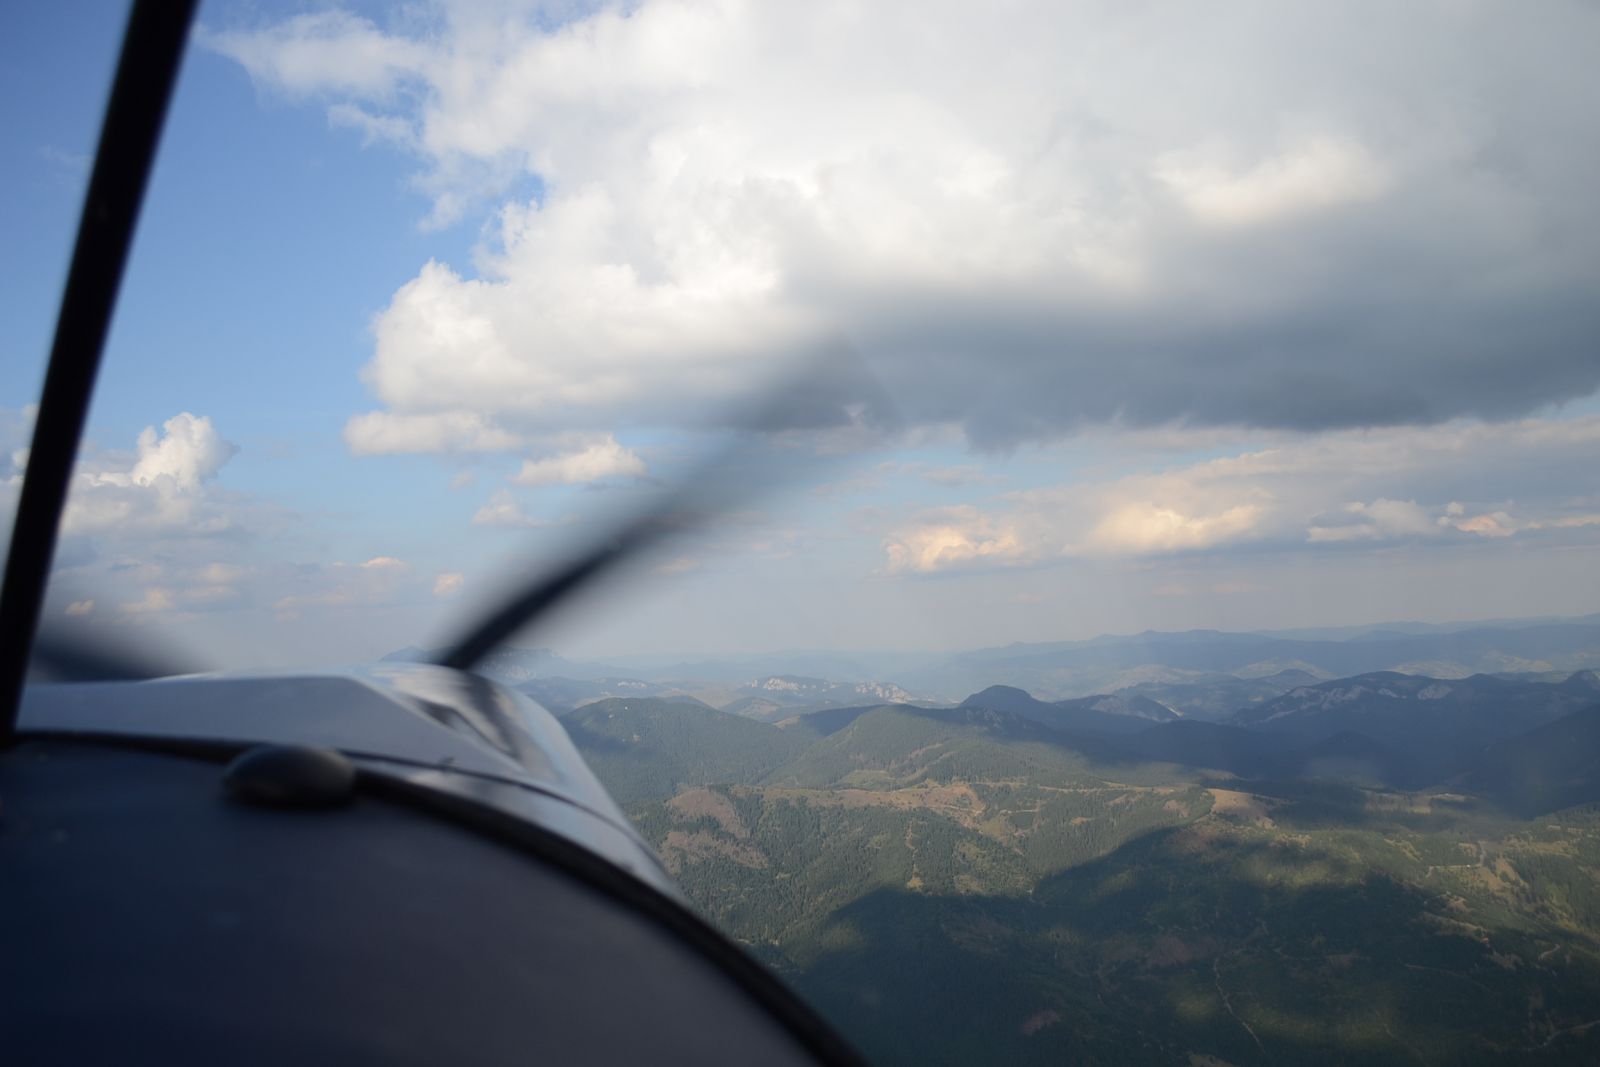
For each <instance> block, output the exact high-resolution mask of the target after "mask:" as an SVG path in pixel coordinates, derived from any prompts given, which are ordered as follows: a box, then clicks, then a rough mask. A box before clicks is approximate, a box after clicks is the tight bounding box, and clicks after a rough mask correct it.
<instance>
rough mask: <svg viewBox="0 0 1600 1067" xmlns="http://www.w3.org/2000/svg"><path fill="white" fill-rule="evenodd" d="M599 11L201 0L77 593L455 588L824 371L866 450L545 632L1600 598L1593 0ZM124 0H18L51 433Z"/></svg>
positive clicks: (822, 402)
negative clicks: (81, 210)
mask: <svg viewBox="0 0 1600 1067" xmlns="http://www.w3.org/2000/svg"><path fill="white" fill-rule="evenodd" d="M551 10H553V9H550V8H546V7H540V6H539V5H520V4H516V3H506V4H495V5H488V6H485V5H453V4H437V5H435V4H427V5H420V6H410V7H405V8H397V9H386V8H383V7H380V6H372V7H361V8H359V9H355V10H354V11H352V9H351V8H348V7H342V8H333V7H329V6H324V5H320V4H303V5H296V6H295V7H293V8H271V9H264V8H262V7H260V6H258V5H255V4H231V3H225V2H220V3H211V4H207V5H204V7H203V10H202V13H201V24H202V25H201V30H200V31H199V34H198V37H197V43H196V44H195V46H194V47H192V48H191V49H190V52H189V55H188V57H187V60H186V63H185V67H184V71H183V76H182V80H181V83H180V86H179V91H178V96H177V99H176V102H175V104H174V107H173V111H172V113H171V116H170V119H169V123H168V127H167V131H166V136H165V140H164V142H163V146H162V151H161V156H160V160H159V162H158V166H157V170H156V173H155V178H154V181H153V184H152V186H151V191H150V195H149V198H148V200H147V203H146V209H145V215H144V219H143V222H142V224H141V229H140V232H139V237H138V242H137V245H136V247H135V252H134V256H133V260H132V263H131V267H130V270H129V273H128V276H127V279H126V283H125V286H124V289H123V295H122V300H121V303H120V306H119V311H118V317H117V320H116V324H115V328H114V331H113V335H112V339H111V344H110V348H109V350H108V355H107V360H106V364H105V368H104V372H103V374H102V377H101V380H100V384H99V391H98V393H97V399H96V404H95V408H94V411H93V416H92V424H91V430H90V438H91V440H90V443H89V444H88V446H87V447H86V450H85V453H84V457H83V466H82V472H81V473H80V475H79V479H78V482H77V484H76V486H75V497H74V500H75V505H74V506H75V508H76V510H75V511H74V512H72V514H71V515H70V516H69V523H68V533H67V537H66V540H65V541H64V543H63V551H62V558H61V559H60V560H59V561H58V573H57V574H56V576H55V580H54V581H53V585H52V600H51V605H50V609H49V610H51V611H52V612H55V613H60V614H65V613H67V612H69V611H70V612H71V613H72V618H73V619H75V620H77V621H79V622H82V623H85V624H88V625H94V626H104V627H117V628H120V629H124V630H128V631H130V632H131V631H133V630H138V631H141V632H144V633H145V634H146V635H147V636H149V637H150V638H152V639H154V640H157V641H164V642H168V643H173V644H181V645H185V646H188V647H195V648H198V649H200V650H201V654H202V655H203V656H206V657H210V658H211V659H212V660H216V661H222V662H237V663H247V662H256V663H284V662H295V661H298V660H306V659H311V660H316V661H319V662H327V661H338V660H353V659H362V658H367V657H370V656H373V655H376V654H379V653H381V652H382V651H384V650H385V649H387V648H390V647H395V646H397V645H401V644H408V643H426V642H427V641H429V640H432V639H437V637H438V636H439V635H441V634H443V633H447V632H448V631H449V629H450V626H451V624H452V620H459V619H460V618H462V617H464V616H465V615H467V614H469V613H470V608H471V605H472V604H474V603H478V602H482V601H483V600H484V599H486V598H492V596H493V595H494V593H495V592H496V590H497V589H499V588H501V587H503V585H504V583H505V581H506V580H507V579H506V577H505V576H506V575H507V574H508V573H509V571H508V568H513V567H522V568H524V569H526V568H530V567H537V566H539V564H540V561H541V560H548V559H549V558H551V557H552V556H553V555H555V554H558V553H559V551H560V550H561V548H562V546H564V545H570V544H572V543H575V542H581V541H582V540H583V539H584V538H585V537H590V536H593V535H594V533H595V531H597V530H599V529H602V528H603V527H604V523H605V521H606V520H605V516H606V515H608V514H615V513H616V512H617V511H619V510H625V509H626V508H627V507H629V506H631V505H632V504H633V503H635V502H636V501H638V500H640V499H644V498H648V496H649V495H650V494H651V493H653V492H657V491H659V488H660V486H662V485H665V484H671V482H672V481H673V479H674V476H675V475H677V474H679V473H681V472H682V471H683V470H684V469H686V468H687V466H688V465H689V463H690V461H691V458H692V457H693V456H695V455H697V454H699V453H700V452H703V451H704V450H705V449H707V448H708V447H711V443H712V442H713V441H714V440H716V439H718V438H719V436H721V433H722V431H717V430H715V428H714V427H708V420H713V421H714V420H715V417H716V414H717V413H719V412H720V413H724V414H726V413H728V412H730V411H731V412H737V411H739V410H741V408H743V409H748V408H750V407H751V406H753V405H758V404H760V405H765V404H768V403H770V402H771V400H770V398H767V399H759V398H761V397H763V395H764V394H763V388H764V387H763V385H762V384H761V383H762V382H768V383H770V382H771V381H773V380H775V379H776V380H779V381H788V382H793V381H794V380H796V379H795V378H794V375H796V374H797V373H798V374H799V375H800V377H801V378H802V379H805V380H806V381H809V382H811V383H813V385H814V386H816V387H815V388H812V389H809V390H805V391H799V392H794V391H791V392H790V393H789V394H786V400H785V405H784V406H785V411H786V413H787V415H788V417H790V418H791V420H792V421H793V424H794V426H795V427H796V428H794V429H791V430H790V431H788V432H787V433H786V434H785V435H784V436H783V437H782V438H781V440H780V441H779V442H778V444H779V446H781V450H782V454H783V455H784V456H786V457H788V458H789V459H790V460H793V459H794V458H795V457H801V456H823V457H826V459H825V461H824V462H819V463H816V464H815V465H814V467H813V468H812V469H811V473H810V475H809V476H808V477H806V478H801V479H798V480H797V481H795V482H794V483H793V484H790V485H788V486H787V487H786V489H785V490H784V491H783V492H782V493H778V494H771V495H765V496H759V497H757V498H754V499H753V502H752V503H751V504H750V505H749V507H747V508H741V509H740V511H739V513H738V514H737V515H735V516H734V517H732V518H731V519H730V520H729V521H727V522H726V523H723V524H721V525H720V526H719V527H718V528H717V529H716V530H715V531H714V532H713V533H712V534H710V535H709V536H707V537H704V538H702V539H700V540H698V541H685V542H684V543H682V544H680V545H677V546H674V547H672V548H671V549H670V550H669V551H667V552H665V553H664V554H663V555H661V556H660V557H658V558H655V559H653V560H651V561H647V563H645V564H643V565H641V567H640V568H639V570H638V573H637V574H636V575H635V577H634V578H633V579H632V580H631V581H629V582H616V583H612V585H611V586H610V587H608V589H607V590H606V591H604V592H603V594H602V595H601V596H599V597H598V598H596V599H595V600H594V601H593V602H592V603H591V604H589V605H588V606H587V607H584V608H582V609H579V610H577V611H576V612H574V613H573V615H572V616H571V617H569V618H568V619H566V620H565V622H564V624H563V627H562V628H561V629H559V630H558V631H555V632H553V633H552V634H547V635H543V636H541V638H540V640H548V641H552V642H554V643H556V644H558V645H560V646H562V647H564V648H568V649H570V650H574V651H577V652H588V653H593V654H600V653H606V652H613V653H616V654H622V653H631V652H662V651H685V652H716V651H752V650H760V649H763V648H779V647H841V648H848V647H861V646H866V645H870V646H872V647H879V648H890V647H901V648H907V647H916V648H955V647H971V646H975V645H983V644H998V643H1005V642H1007V641H1012V640H1046V639H1053V638H1061V637H1079V636H1090V635H1092V634H1094V633H1099V632H1114V631H1127V630H1136V629H1143V628H1160V629H1178V628H1184V627H1190V626H1207V625H1210V626H1218V627H1223V628H1254V627H1266V626H1289V625H1314V624H1324V623H1328V624H1331V623H1342V622H1365V621H1376V620H1382V619H1396V618H1426V619H1450V618H1474V617H1485V616H1503V615H1533V614H1565V613H1578V612H1586V611H1593V610H1596V608H1597V606H1600V605H1597V600H1600V597H1597V595H1596V594H1597V593H1600V584H1597V580H1596V579H1595V578H1594V577H1593V575H1595V574H1596V573H1597V569H1596V568H1595V567H1594V566H1593V564H1594V562H1595V553H1596V551H1597V539H1600V484H1597V478H1596V475H1595V473H1594V472H1595V470H1596V465H1595V464H1594V463H1593V462H1592V457H1593V454H1594V450H1595V447H1596V445H1597V444H1600V423H1597V419H1600V414H1597V410H1596V404H1595V401H1594V391H1595V388H1596V385H1597V384H1600V359H1597V358H1596V356H1595V351H1596V345H1597V341H1600V320H1597V318H1596V314H1595V312H1594V311H1593V309H1592V308H1591V307H1590V306H1589V305H1592V303H1593V301H1592V299H1591V298H1590V296H1589V294H1592V292H1593V291H1594V283H1595V282H1596V281H1597V280H1600V252H1597V242H1596V241H1595V240H1594V238H1596V237H1597V236H1600V235H1597V234H1596V233H1595V228H1596V224H1595V221H1594V219H1593V213H1592V211H1590V210H1589V208H1588V202H1589V194H1588V192H1587V188H1588V183H1587V181H1586V176H1587V175H1591V174H1592V173H1593V165H1594V164H1595V163H1596V162H1600V141H1597V138H1596V134H1595V131H1594V130H1593V128H1592V122H1590V121H1589V119H1588V116H1589V115H1590V114H1592V110H1591V105H1592V104H1593V103H1594V102H1596V101H1597V100H1600V76H1595V75H1592V74H1589V73H1586V71H1587V64H1584V63H1583V62H1582V56H1583V55H1585V54H1587V53H1586V52H1585V49H1586V48H1587V47H1588V46H1589V45H1592V44H1594V43H1596V42H1600V32H1597V26H1596V17H1595V15H1594V13H1593V12H1592V11H1590V10H1587V9H1585V8H1584V7H1583V6H1582V5H1561V4H1558V5H1553V7H1552V11H1551V13H1550V15H1549V17H1548V18H1547V19H1544V20H1541V22H1542V25H1541V26H1538V27H1534V26H1530V25H1528V24H1526V23H1524V22H1519V21H1517V20H1516V19H1515V17H1514V16H1512V15H1510V14H1507V13H1504V12H1496V11H1493V10H1482V9H1472V10H1467V9H1438V10H1433V9H1429V10H1427V11H1421V10H1420V9H1419V11H1415V12H1404V13H1399V14H1396V13H1393V12H1390V11H1389V10H1388V9H1387V8H1385V7H1382V6H1381V5H1380V6H1379V7H1378V8H1374V9H1373V10H1372V11H1369V12H1362V11H1359V10H1355V9H1352V10H1350V11H1340V12H1324V13H1321V14H1318V15H1316V16H1315V17H1314V18H1307V19H1299V20H1296V19H1291V18H1288V17H1286V16H1284V15H1282V14H1274V13H1270V12H1262V11H1260V10H1258V9H1252V8H1248V7H1239V8H1237V9H1234V8H1229V9H1228V10H1229V11H1230V12H1231V14H1230V15H1228V17H1225V18H1224V17H1218V18H1215V19H1210V20H1208V19H1205V18H1203V17H1202V16H1200V15H1198V14H1197V13H1196V12H1193V11H1191V10H1188V9H1186V8H1185V7H1184V6H1183V5H1170V6H1169V5H1159V4H1158V5H1153V6H1151V7H1150V8H1149V9H1148V10H1147V11H1145V12H1144V13H1143V14H1142V15H1139V16H1133V15H1131V14H1129V13H1127V12H1126V11H1122V10H1119V9H1118V8H1117V7H1116V6H1115V5H1111V6H1102V5H1082V6H1079V7H1076V8H1072V9H1070V10H1063V9H1058V8H1056V7H1054V6H1052V5H1042V6H1040V7H1037V8H1036V7H1033V6H1031V5H1026V4H1024V5H1019V6H1018V7H1017V9H1016V10H1015V11H1013V12H1011V13H1010V14H1009V15H1008V16H1007V18H1006V19H1002V20H994V19H990V20H987V21H985V20H983V19H978V20H977V21H973V15H972V13H971V12H967V11H965V10H964V9H961V8H959V7H952V8H951V9H949V10H943V9H939V10H934V9H929V10H926V11H924V10H922V9H921V8H919V9H918V10H919V12H921V14H920V15H919V16H918V17H919V19H921V20H922V21H921V22H919V24H920V25H923V26H924V29H925V32H924V33H922V34H921V35H920V36H918V37H915V38H913V37H911V36H909V35H906V34H904V33H903V32H902V31H903V29H904V26H905V25H906V19H907V18H909V15H907V14H903V13H902V14H898V15H897V14H896V13H895V12H894V11H892V10H889V9H884V10H873V11H871V12H867V13H863V14H861V15H860V17H855V18H852V19H848V20H845V21H843V22H839V21H837V20H835V21H832V22H830V21H828V20H827V19H826V18H821V19H819V18H808V17H807V16H805V15H803V14H802V13H801V12H798V11H795V12H781V11H775V10H769V11H761V10H755V9H749V8H745V7H741V6H738V5H726V4H714V3H694V2H686V0H685V2H677V3H660V2H647V3H644V4H638V5H630V7H629V9H628V12H627V13H626V14H624V13H621V12H618V11H614V10H611V9H607V8H604V7H598V8H594V9H588V8H573V9H570V10H568V9H563V10H564V11H565V14H564V16H563V17H564V21H562V20H559V19H556V18H555V17H553V16H552V15H550V13H549V12H550V11H551ZM89 11H90V12H92V14H89V15H86V14H85V11H84V9H82V8H78V9H74V10H63V9H61V8H60V7H59V6H54V5H22V6H15V7H14V8H13V9H7V11H6V12H5V13H4V14H3V15H0V22H3V24H4V32H3V33H0V60H3V63H0V67H3V70H4V72H5V73H4V77H5V78H6V79H7V86H6V91H5V93H4V94H3V96H0V101H3V102H0V107H3V108H4V124H3V128H4V130H5V131H6V132H5V134H4V138H3V141H0V182H3V183H4V188H5V190H6V192H7V194H8V195H6V196H5V197H3V198H0V230H3V232H5V233H6V234H7V235H8V240H7V244H8V250H9V252H10V255H8V256H6V257H4V259H3V262H4V267H3V270H4V272H5V273H4V275H3V276H0V358H3V359H4V360H5V366H6V368H7V373H6V374H5V376H4V379H3V380H4V386H3V390H4V391H3V393H0V410H3V412H4V413H5V414H6V420H5V422H4V423H3V425H5V426H6V427H9V430H8V432H9V433H10V436H11V438H12V440H11V441H10V442H9V444H8V448H9V449H12V450H15V449H17V448H19V447H21V445H22V444H24V443H25V433H26V418H27V416H26V412H25V410H24V409H25V406H26V405H27V404H28V403H30V402H31V400H32V398H33V393H34V390H35V389H36V388H37V383H38V380H39V373H40V369H41V367H42V361H43V353H44V351H45V349H46V347H47V345H48V337H49V331H50V329H51V326H52V324H53V317H52V316H53V308H54V303H55V300H56V299H57V297H58V293H59V288H60V284H61V279H62V276H63V273H64V269H65V259H66V254H67V251H68V249H69V248H70V241H71V234H72V231H73V227H74V225H75V221H76V215H77V211H78V206H79V198H80V197H81V195H82V187H83V182H84V178H85V174H86V170H87V155H88V153H89V152H90V151H91V147H92V142H93V138H94V134H95V131H96V128H97V124H98V120H99V112H100V108H101V107H102V106H103V97H104V93H105V90H106V86H107V84H108V81H109V69H110V64H111V61H112V57H113V56H114V53H115V48H116V45H117V38H118V34H119V32H120V22H121V18H122V6H121V5H119V4H112V3H104V4H100V5H90V6H89ZM1378 28H1381V29H1382V31H1383V32H1382V33H1381V34H1376V33H1375V30H1376V29H1378ZM1330 40H1331V41H1336V42H1343V43H1344V44H1346V45H1348V46H1349V47H1348V48H1346V49H1343V50H1341V49H1339V48H1326V47H1323V46H1324V45H1325V43H1326V42H1327V41H1330ZM1423 41H1426V42H1428V48H1427V49H1420V42H1423ZM1552 49H1554V52H1552ZM1357 51H1360V52H1362V53H1363V54H1364V55H1365V57H1366V58H1365V59H1364V64H1365V66H1364V67H1363V68H1362V73H1361V77H1359V78H1358V77H1356V72H1355V68H1354V67H1352V66H1350V65H1349V64H1348V63H1342V62H1341V60H1340V58H1339V57H1340V56H1342V55H1343V56H1349V55H1353V54H1355V52H1357ZM1563 54H1565V55H1569V58H1570V59H1571V60H1572V62H1570V63H1562V62H1559V61H1557V60H1559V56H1560V55H1563ZM997 56H1004V57H1006V59H1005V63H1004V64H997V60H996V59H995V58H994V57H997ZM1552 56H1555V57H1556V59H1554V60H1553V59H1552ZM963 70H966V71H967V72H968V74H970V73H971V72H972V71H987V72H989V73H988V74H987V75H986V76H985V77H984V78H983V79H982V80H981V81H980V82H977V83H974V82H972V81H971V80H970V78H968V77H967V75H963V74H962V73H961V72H962V71H963ZM975 84H976V85H980V86H981V88H979V89H976V90H975V89H974V88H973V86H974V85H975ZM840 350H846V351H848V352H850V353H852V356H851V361H850V362H849V367H850V368H852V369H848V370H847V371H845V372H841V374H840V376H838V377H837V380H836V381H835V380H834V379H833V378H827V377H824V375H825V371H824V368H828V367H832V366H833V364H832V363H830V362H827V361H825V360H823V359H822V358H821V357H820V356H819V355H818V353H821V352H825V351H826V352H833V353H837V352H838V351H840ZM796 368H798V371H797V370H796ZM826 373H827V374H832V373H834V372H832V371H827V372H826ZM785 375H789V377H787V378H786V377H785ZM824 386H825V387H824ZM765 388H766V389H768V390H770V389H771V386H770V384H769V385H767V386H765ZM812 394H815V395H812ZM185 416H187V417H185ZM175 418H176V419H177V420H178V421H176V422H173V423H169V420H174V419H175ZM146 428H150V434H149V436H148V437H147V439H146V441H145V443H144V444H143V445H141V444H139V441H140V435H141V433H143V432H145V431H146ZM24 462H25V458H24V457H13V460H12V466H13V483H14V480H15V473H16V471H17V470H20V468H21V466H22V465H23V463H24Z"/></svg>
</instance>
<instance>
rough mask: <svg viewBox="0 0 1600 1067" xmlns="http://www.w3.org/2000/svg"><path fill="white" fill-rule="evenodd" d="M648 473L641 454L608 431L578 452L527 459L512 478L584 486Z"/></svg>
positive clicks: (524, 482)
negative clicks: (624, 445)
mask: <svg viewBox="0 0 1600 1067" xmlns="http://www.w3.org/2000/svg"><path fill="white" fill-rule="evenodd" d="M647 473H648V471H647V469H646V467H645V464H644V460H642V459H640V458H639V455H638V453H636V452H634V451H632V450H631V449H628V448H624V447H623V446H622V445H620V444H618V443H617V440H616V438H614V437H612V436H611V435H610V434H607V435H606V436H605V437H604V438H602V439H601V440H598V441H595V442H594V443H593V444H590V445H587V446H586V447H584V448H581V449H578V450H577V451H573V452H565V453H562V454H561V455H556V456H550V457H548V458H545V459H530V460H524V461H523V464H522V469H521V470H520V471H518V472H517V473H516V474H515V475H514V476H512V479H511V480H512V481H513V482H515V483H516V484H517V485H582V484H587V483H590V482H599V481H604V480H606V479H608V478H642V477H644V476H645V475H646V474H647Z"/></svg>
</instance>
